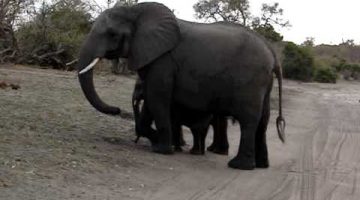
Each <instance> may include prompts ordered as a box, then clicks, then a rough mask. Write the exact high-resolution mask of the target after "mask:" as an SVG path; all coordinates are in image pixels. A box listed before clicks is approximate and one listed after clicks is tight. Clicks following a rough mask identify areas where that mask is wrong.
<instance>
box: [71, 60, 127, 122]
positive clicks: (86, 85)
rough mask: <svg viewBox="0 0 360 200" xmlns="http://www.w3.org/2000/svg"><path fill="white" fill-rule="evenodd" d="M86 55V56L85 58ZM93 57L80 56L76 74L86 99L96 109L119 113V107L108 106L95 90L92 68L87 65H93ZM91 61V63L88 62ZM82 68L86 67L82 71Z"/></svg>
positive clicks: (112, 113) (108, 112) (107, 112)
mask: <svg viewBox="0 0 360 200" xmlns="http://www.w3.org/2000/svg"><path fill="white" fill-rule="evenodd" d="M86 57H88V58H86ZM94 60H95V59H91V57H90V56H80V59H79V67H78V72H80V73H79V74H78V77H79V81H80V85H81V89H82V91H83V92H84V95H85V97H86V99H87V100H88V101H89V102H90V104H91V105H92V106H93V107H94V108H96V110H98V111H100V112H102V113H105V114H110V115H119V114H120V113H121V110H120V108H118V107H113V106H109V105H108V104H106V103H105V102H103V101H102V100H101V99H100V97H99V96H98V94H97V93H96V91H95V87H94V81H93V69H91V67H90V68H89V66H90V65H91V64H93V65H95V62H94ZM89 63H91V64H89ZM84 69H87V70H85V71H84Z"/></svg>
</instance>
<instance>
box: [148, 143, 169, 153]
mask: <svg viewBox="0 0 360 200" xmlns="http://www.w3.org/2000/svg"><path fill="white" fill-rule="evenodd" d="M152 151H153V152H155V153H160V154H166V155H168V154H173V153H174V149H173V147H172V146H168V145H160V144H155V145H153V146H152Z"/></svg>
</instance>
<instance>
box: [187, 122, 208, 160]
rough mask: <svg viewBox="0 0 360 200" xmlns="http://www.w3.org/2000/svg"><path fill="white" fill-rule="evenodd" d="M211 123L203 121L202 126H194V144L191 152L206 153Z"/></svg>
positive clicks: (195, 153) (192, 129) (196, 153)
mask: <svg viewBox="0 0 360 200" xmlns="http://www.w3.org/2000/svg"><path fill="white" fill-rule="evenodd" d="M208 124H209V123H202V124H201V126H198V127H192V128H191V132H192V134H193V142H194V145H193V147H192V148H191V150H190V153H191V154H194V155H204V154H205V139H206V135H207V131H208Z"/></svg>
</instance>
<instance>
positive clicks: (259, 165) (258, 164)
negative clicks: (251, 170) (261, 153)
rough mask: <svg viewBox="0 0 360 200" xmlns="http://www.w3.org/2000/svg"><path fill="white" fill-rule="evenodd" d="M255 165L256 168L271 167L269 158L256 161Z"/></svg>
mask: <svg viewBox="0 0 360 200" xmlns="http://www.w3.org/2000/svg"><path fill="white" fill-rule="evenodd" d="M255 164H256V168H269V166H270V165H269V159H268V158H262V159H256V161H255Z"/></svg>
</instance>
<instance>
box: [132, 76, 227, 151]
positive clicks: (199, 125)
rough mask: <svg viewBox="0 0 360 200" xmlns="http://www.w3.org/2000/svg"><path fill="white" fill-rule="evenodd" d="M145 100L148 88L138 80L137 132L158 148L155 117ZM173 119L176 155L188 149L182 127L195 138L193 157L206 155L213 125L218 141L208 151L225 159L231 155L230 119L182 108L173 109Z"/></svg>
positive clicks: (135, 97) (174, 107)
mask: <svg viewBox="0 0 360 200" xmlns="http://www.w3.org/2000/svg"><path fill="white" fill-rule="evenodd" d="M144 99H145V97H144V86H143V83H142V81H141V80H140V79H138V80H137V81H136V84H135V88H134V92H133V97H132V106H133V111H134V116H135V124H136V125H135V131H136V134H137V136H138V137H146V138H148V139H149V140H150V141H151V143H152V144H156V143H157V142H158V133H157V132H156V131H155V130H154V129H152V128H151V124H152V122H153V117H152V116H151V115H150V113H149V111H148V110H147V106H146V101H145V100H144ZM171 117H172V118H171V119H172V121H171V127H172V132H173V138H172V141H173V145H174V147H175V150H176V151H182V149H181V146H183V145H185V141H184V139H183V133H182V128H181V126H182V125H185V126H187V127H189V128H190V130H191V132H192V134H193V147H192V148H191V150H190V153H191V154H197V155H198V154H204V153H205V138H206V135H207V132H208V129H209V125H212V127H213V130H214V138H213V142H212V144H211V145H210V146H209V147H208V148H207V150H208V151H211V152H214V153H217V154H222V155H227V154H228V149H229V143H228V140H227V119H226V117H222V116H218V115H211V114H208V113H203V112H198V111H194V110H191V109H188V108H186V107H183V106H181V105H178V104H173V105H172V107H171Z"/></svg>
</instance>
